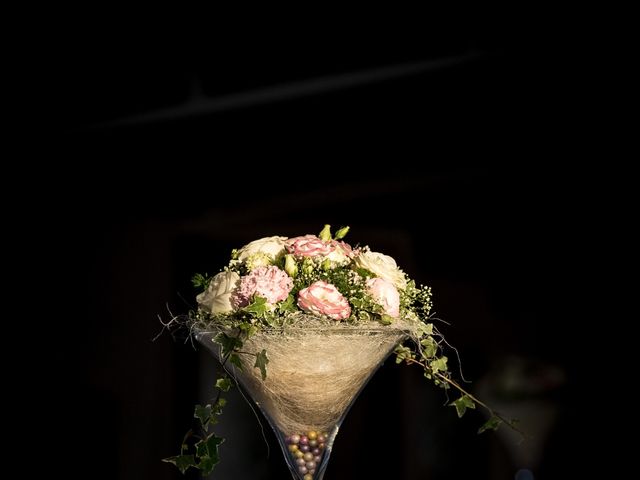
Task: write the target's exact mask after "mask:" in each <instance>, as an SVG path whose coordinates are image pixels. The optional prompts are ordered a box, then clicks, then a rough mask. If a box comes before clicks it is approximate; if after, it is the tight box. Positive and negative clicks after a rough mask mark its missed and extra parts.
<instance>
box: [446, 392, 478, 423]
mask: <svg viewBox="0 0 640 480" xmlns="http://www.w3.org/2000/svg"><path fill="white" fill-rule="evenodd" d="M449 405H450V406H452V407H456V412H457V413H458V418H462V416H463V415H464V413H465V412H466V411H467V408H471V409H475V408H476V404H475V402H474V401H473V400H471V397H469V395H462V396H461V397H460V398H458V399H457V400H454V401H453V402H451V403H450V404H449Z"/></svg>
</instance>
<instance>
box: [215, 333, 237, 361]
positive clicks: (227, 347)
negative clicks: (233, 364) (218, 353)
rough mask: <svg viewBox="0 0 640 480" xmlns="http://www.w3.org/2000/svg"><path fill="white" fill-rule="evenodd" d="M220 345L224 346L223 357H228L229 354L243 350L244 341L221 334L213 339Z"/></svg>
mask: <svg viewBox="0 0 640 480" xmlns="http://www.w3.org/2000/svg"><path fill="white" fill-rule="evenodd" d="M213 341H214V342H216V343H217V344H218V345H220V346H222V356H223V357H226V356H227V355H228V354H230V353H231V352H233V351H234V350H237V349H239V348H242V340H240V339H239V338H237V337H230V336H229V335H227V334H226V333H219V334H218V335H216V336H215V338H214V339H213Z"/></svg>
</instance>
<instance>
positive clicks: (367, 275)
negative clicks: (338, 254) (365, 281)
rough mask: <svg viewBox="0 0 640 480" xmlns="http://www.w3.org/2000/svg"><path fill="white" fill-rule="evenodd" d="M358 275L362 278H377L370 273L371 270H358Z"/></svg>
mask: <svg viewBox="0 0 640 480" xmlns="http://www.w3.org/2000/svg"><path fill="white" fill-rule="evenodd" d="M356 273H357V274H358V275H360V276H361V277H362V278H374V277H375V275H374V274H373V273H372V272H371V271H369V270H367V269H365V268H356Z"/></svg>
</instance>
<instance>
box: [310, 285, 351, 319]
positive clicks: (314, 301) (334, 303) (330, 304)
mask: <svg viewBox="0 0 640 480" xmlns="http://www.w3.org/2000/svg"><path fill="white" fill-rule="evenodd" d="M298 306H299V307H300V308H301V309H302V310H304V311H305V312H309V313H312V314H314V315H326V316H327V317H329V318H332V319H334V320H344V319H345V318H349V315H351V307H350V306H349V302H348V301H347V299H346V298H344V297H343V296H342V294H341V293H340V292H339V291H338V289H337V288H336V287H334V286H333V285H331V284H330V283H327V282H323V281H321V280H320V281H317V282H314V283H312V284H311V285H309V286H308V287H307V288H304V289H302V290H300V292H299V293H298Z"/></svg>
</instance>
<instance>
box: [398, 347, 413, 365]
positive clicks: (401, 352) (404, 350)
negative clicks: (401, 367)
mask: <svg viewBox="0 0 640 480" xmlns="http://www.w3.org/2000/svg"><path fill="white" fill-rule="evenodd" d="M395 353H396V363H402V361H403V360H410V359H412V358H413V352H412V351H411V349H410V348H409V347H405V346H404V345H398V346H397V347H396V350H395Z"/></svg>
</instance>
